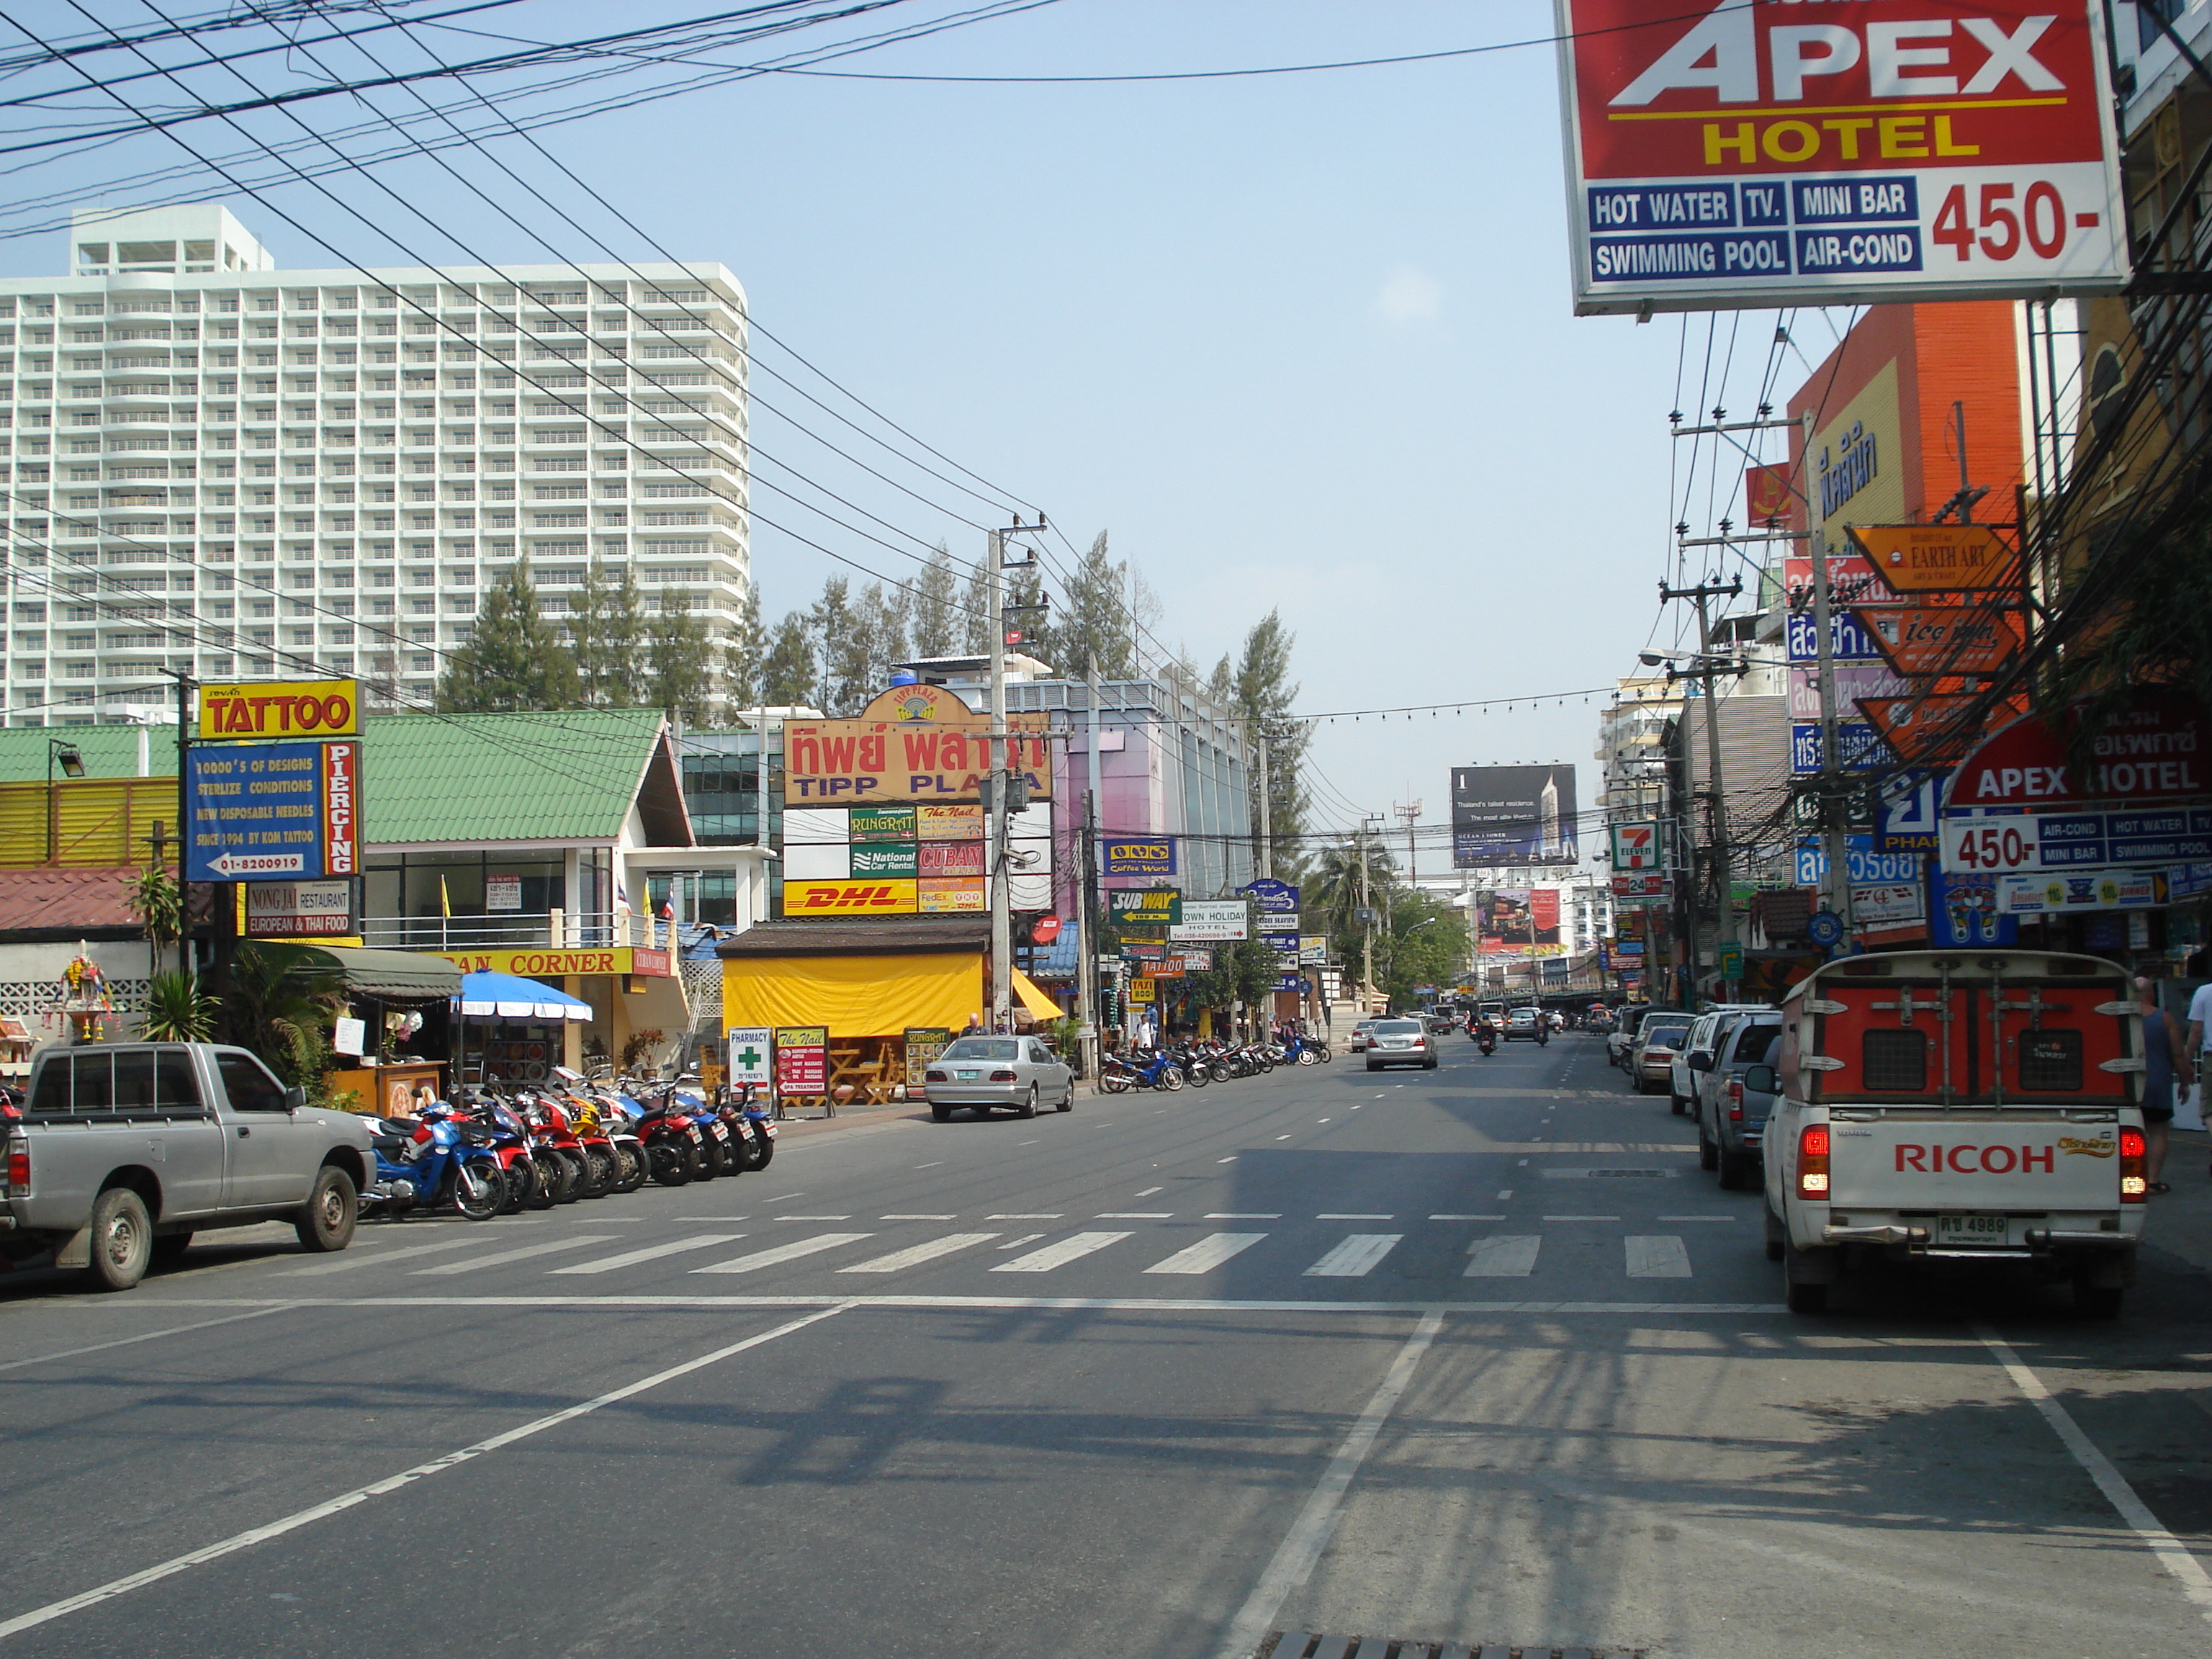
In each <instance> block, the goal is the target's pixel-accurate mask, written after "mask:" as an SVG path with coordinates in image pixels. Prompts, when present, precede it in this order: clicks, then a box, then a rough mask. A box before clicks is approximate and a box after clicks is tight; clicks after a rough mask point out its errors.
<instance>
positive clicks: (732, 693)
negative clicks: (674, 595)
mask: <svg viewBox="0 0 2212 1659" xmlns="http://www.w3.org/2000/svg"><path fill="white" fill-rule="evenodd" d="M767 660H768V636H767V632H766V630H765V629H763V626H762V624H761V602H760V588H759V587H758V586H757V585H755V584H753V583H750V582H748V583H747V584H746V585H745V603H744V608H743V609H742V610H740V611H738V625H737V627H736V628H735V629H732V632H731V634H730V636H729V638H728V639H727V640H726V641H724V642H723V645H722V686H723V690H725V691H726V693H727V695H728V696H729V700H730V701H729V712H730V713H731V714H732V716H733V717H734V715H735V714H736V711H738V709H741V708H753V707H754V706H756V705H757V704H758V703H759V702H761V701H762V698H761V674H762V671H763V669H764V668H765V667H766V666H767Z"/></svg>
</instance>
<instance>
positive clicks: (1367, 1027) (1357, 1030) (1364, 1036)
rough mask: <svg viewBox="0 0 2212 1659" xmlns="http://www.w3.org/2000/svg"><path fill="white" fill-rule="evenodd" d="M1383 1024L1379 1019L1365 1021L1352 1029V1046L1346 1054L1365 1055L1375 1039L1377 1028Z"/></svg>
mask: <svg viewBox="0 0 2212 1659" xmlns="http://www.w3.org/2000/svg"><path fill="white" fill-rule="evenodd" d="M1382 1023H1383V1022H1382V1021H1381V1020H1379V1019H1363V1020H1361V1021H1360V1022H1359V1024H1357V1025H1355V1026H1353V1027H1352V1042H1351V1046H1350V1047H1349V1048H1346V1053H1347V1054H1364V1053H1365V1052H1366V1050H1367V1045H1368V1043H1369V1042H1370V1041H1372V1040H1373V1038H1374V1036H1375V1028H1376V1026H1377V1025H1380V1024H1382Z"/></svg>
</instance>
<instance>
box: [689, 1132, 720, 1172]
mask: <svg viewBox="0 0 2212 1659" xmlns="http://www.w3.org/2000/svg"><path fill="white" fill-rule="evenodd" d="M721 1173H722V1149H721V1146H720V1144H719V1143H718V1142H717V1141H716V1140H715V1139H714V1136H712V1135H709V1134H702V1135H701V1136H700V1137H699V1145H698V1146H696V1148H695V1149H694V1150H693V1152H692V1153H691V1179H692V1180H694V1181H712V1180H713V1179H714V1177H715V1176H718V1175H720V1174H721Z"/></svg>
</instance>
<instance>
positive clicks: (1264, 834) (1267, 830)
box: [1258, 732, 1275, 881]
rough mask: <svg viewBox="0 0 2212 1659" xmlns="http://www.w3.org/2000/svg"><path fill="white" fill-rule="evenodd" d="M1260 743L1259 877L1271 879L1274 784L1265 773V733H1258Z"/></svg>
mask: <svg viewBox="0 0 2212 1659" xmlns="http://www.w3.org/2000/svg"><path fill="white" fill-rule="evenodd" d="M1258 737H1259V744H1260V878H1261V880H1263V881H1272V880H1273V879H1274V876H1275V827H1274V823H1275V820H1274V811H1273V806H1274V803H1273V793H1274V785H1273V780H1272V779H1270V778H1269V777H1268V775H1267V733H1266V732H1260V733H1259V734H1258Z"/></svg>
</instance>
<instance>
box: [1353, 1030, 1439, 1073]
mask: <svg viewBox="0 0 2212 1659" xmlns="http://www.w3.org/2000/svg"><path fill="white" fill-rule="evenodd" d="M1384 1066H1420V1067H1422V1068H1423V1069H1424V1070H1425V1071H1431V1072H1433V1071H1434V1070H1436V1068H1437V1040H1436V1038H1434V1037H1432V1036H1430V1035H1429V1032H1428V1028H1427V1027H1426V1026H1425V1025H1424V1024H1422V1023H1421V1022H1420V1021H1419V1020H1418V1019H1378V1020H1376V1022H1375V1032H1374V1035H1373V1036H1370V1038H1369V1039H1368V1042H1367V1069H1368V1070H1369V1071H1370V1072H1379V1071H1381V1070H1382V1069H1383V1067H1384Z"/></svg>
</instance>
